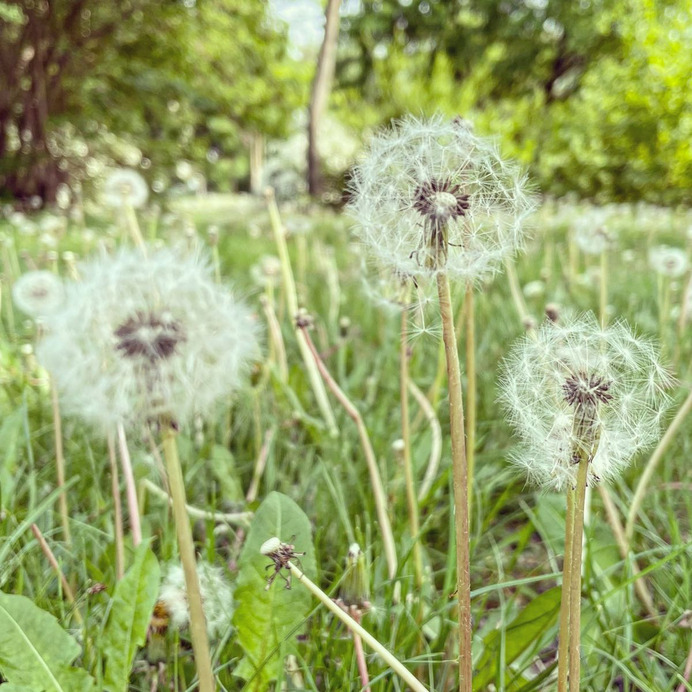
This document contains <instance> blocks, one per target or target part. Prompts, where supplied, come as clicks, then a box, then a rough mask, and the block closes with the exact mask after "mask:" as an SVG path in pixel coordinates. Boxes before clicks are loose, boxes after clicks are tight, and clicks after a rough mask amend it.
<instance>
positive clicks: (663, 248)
mask: <svg viewBox="0 0 692 692" xmlns="http://www.w3.org/2000/svg"><path fill="white" fill-rule="evenodd" d="M688 265H689V262H688V261H687V255H686V254H685V251H684V250H681V249H680V248H676V247H668V246H667V245H658V246H657V247H653V248H651V250H649V266H650V267H651V268H652V269H653V270H654V271H655V272H656V273H657V274H660V275H661V276H668V277H670V278H671V279H677V278H679V277H681V276H682V275H683V274H684V273H685V272H686V271H687V267H688Z"/></svg>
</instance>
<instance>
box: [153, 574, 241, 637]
mask: <svg viewBox="0 0 692 692" xmlns="http://www.w3.org/2000/svg"><path fill="white" fill-rule="evenodd" d="M197 576H198V578H199V589H200V592H201V596H202V608H203V610H204V617H205V620H206V622H207V634H208V635H209V639H212V640H215V639H218V638H219V637H221V636H222V635H223V633H224V632H225V631H226V628H227V627H229V626H230V622H231V618H232V617H233V590H232V589H231V586H230V584H229V583H228V581H227V580H226V577H225V576H224V570H223V569H222V568H221V567H215V566H214V565H210V564H209V563H208V562H199V563H198V564H197ZM159 603H161V604H162V605H163V606H164V608H165V610H166V612H167V613H168V616H169V618H170V621H169V622H170V626H171V627H172V628H173V629H175V630H183V629H185V628H187V626H188V625H189V624H190V609H189V606H188V602H187V590H186V588H185V574H184V572H183V568H182V567H181V566H180V565H172V566H170V567H169V568H168V572H167V574H166V577H165V579H164V581H163V583H162V585H161V591H160V593H159Z"/></svg>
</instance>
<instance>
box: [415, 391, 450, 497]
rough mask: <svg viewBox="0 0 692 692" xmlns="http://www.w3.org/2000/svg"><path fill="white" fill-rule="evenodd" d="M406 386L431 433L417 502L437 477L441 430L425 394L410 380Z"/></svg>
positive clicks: (440, 454)
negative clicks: (426, 464) (419, 408)
mask: <svg viewBox="0 0 692 692" xmlns="http://www.w3.org/2000/svg"><path fill="white" fill-rule="evenodd" d="M408 388H409V390H410V392H411V394H413V396H414V398H415V399H416V401H417V402H418V405H419V406H420V407H421V411H423V413H424V415H425V417H426V419H427V421H428V425H429V426H430V433H431V435H432V440H431V442H430V456H429V457H428V467H427V468H426V469H425V475H424V476H423V482H422V483H421V484H420V488H418V502H421V501H422V500H423V498H424V497H425V496H426V495H427V494H428V493H429V492H430V488H432V484H433V483H434V481H435V480H436V479H437V472H438V470H439V468H440V458H441V457H442V430H441V428H440V421H439V420H437V416H436V415H435V409H434V408H433V407H432V405H431V403H430V402H429V401H428V398H427V397H426V396H425V394H423V392H421V390H420V389H419V388H418V387H417V386H416V384H415V383H414V382H413V381H412V380H409V381H408Z"/></svg>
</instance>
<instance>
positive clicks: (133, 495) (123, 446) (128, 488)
mask: <svg viewBox="0 0 692 692" xmlns="http://www.w3.org/2000/svg"><path fill="white" fill-rule="evenodd" d="M118 447H119V449H120V463H121V464H122V467H123V475H124V476H125V495H126V497H127V507H128V510H129V512H130V531H131V532H132V543H133V544H134V546H135V548H136V547H137V546H138V545H139V544H140V543H141V542H142V527H141V523H140V520H139V504H138V502H137V488H136V486H135V475H134V473H133V472H132V461H131V460H130V450H129V449H128V448H127V438H126V437H125V428H124V427H123V424H122V423H118Z"/></svg>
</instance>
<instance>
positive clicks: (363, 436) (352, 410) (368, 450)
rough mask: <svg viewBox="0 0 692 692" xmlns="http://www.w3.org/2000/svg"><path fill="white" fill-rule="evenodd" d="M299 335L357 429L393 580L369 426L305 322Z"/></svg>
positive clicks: (390, 537)
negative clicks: (323, 358)
mask: <svg viewBox="0 0 692 692" xmlns="http://www.w3.org/2000/svg"><path fill="white" fill-rule="evenodd" d="M298 334H302V336H303V339H304V341H305V344H306V346H307V348H308V349H309V352H310V353H312V357H313V358H314V359H315V363H316V364H317V369H318V371H319V374H320V375H321V376H322V378H323V379H324V382H325V384H326V385H327V387H328V388H329V389H330V391H331V392H332V394H333V395H334V396H335V397H336V398H337V399H338V400H339V403H340V404H341V405H342V406H343V407H344V409H345V411H346V413H347V414H348V416H349V418H351V420H353V422H354V423H355V424H356V427H357V428H358V436H359V437H360V444H361V447H362V449H363V456H364V457H365V463H366V464H367V466H368V472H369V473H370V483H371V485H372V494H373V496H374V499H375V510H376V511H377V521H378V522H379V524H380V531H381V532H382V543H383V545H384V552H385V556H386V558H387V566H388V568H389V578H390V579H394V578H395V577H396V571H397V567H398V560H397V556H396V544H395V542H394V533H393V532H392V524H391V522H390V521H389V514H388V513H387V496H386V494H385V492H384V486H383V485H382V479H381V477H380V469H379V468H378V466H377V459H376V458H375V451H374V450H373V448H372V443H371V442H370V435H368V429H367V428H366V427H365V423H364V421H363V417H362V416H361V415H360V411H359V410H358V409H357V408H356V407H355V406H354V405H353V404H352V403H351V401H350V399H349V398H348V397H347V396H346V394H345V393H344V391H343V390H342V389H341V387H339V385H338V384H337V383H336V381H335V380H334V378H333V377H332V376H331V374H330V372H329V370H327V366H326V365H325V364H324V362H323V360H322V358H320V354H319V353H318V352H317V349H316V348H315V344H314V343H313V342H312V339H311V338H310V334H309V333H308V331H307V328H306V325H304V324H303V323H302V322H300V323H299V327H298Z"/></svg>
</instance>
